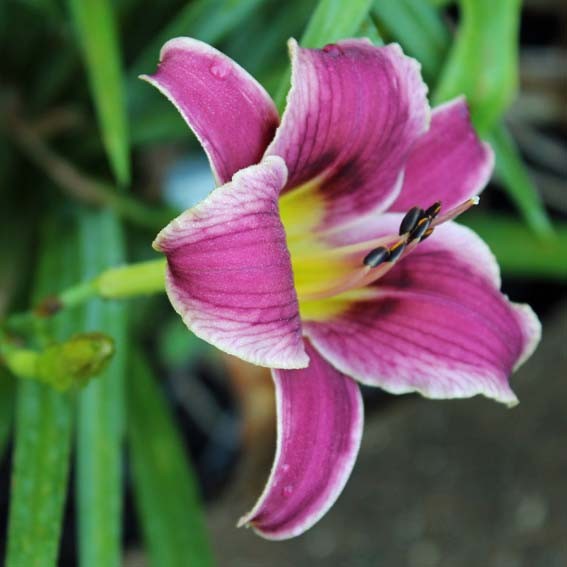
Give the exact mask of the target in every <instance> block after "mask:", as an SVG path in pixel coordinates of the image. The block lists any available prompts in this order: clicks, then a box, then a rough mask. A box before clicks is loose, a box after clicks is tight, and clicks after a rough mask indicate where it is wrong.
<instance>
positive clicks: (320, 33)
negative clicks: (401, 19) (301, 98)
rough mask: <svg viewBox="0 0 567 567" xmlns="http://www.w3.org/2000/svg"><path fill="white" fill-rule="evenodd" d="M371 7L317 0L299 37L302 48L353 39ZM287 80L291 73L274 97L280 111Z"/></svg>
mask: <svg viewBox="0 0 567 567" xmlns="http://www.w3.org/2000/svg"><path fill="white" fill-rule="evenodd" d="M370 5H371V0H351V1H350V2H348V3H347V2H343V1H341V0H319V3H318V4H317V7H316V8H315V11H314V12H313V14H312V15H311V18H310V19H309V23H308V24H307V28H306V29H305V32H304V33H303V36H302V37H301V41H300V43H301V45H302V46H303V47H323V46H324V45H325V44H327V43H333V42H335V41H338V40H340V39H344V38H347V37H352V36H354V35H356V32H357V31H358V30H359V29H360V26H361V25H362V23H363V22H364V19H365V18H366V16H367V15H368V11H369V10H370ZM289 80H290V71H289V69H288V71H287V73H286V75H285V77H283V78H282V83H281V86H280V88H279V90H278V93H277V95H276V97H275V102H276V105H277V106H278V108H279V109H280V111H281V110H282V109H283V106H284V104H285V97H286V93H287V91H288V89H289Z"/></svg>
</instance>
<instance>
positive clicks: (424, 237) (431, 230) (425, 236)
mask: <svg viewBox="0 0 567 567" xmlns="http://www.w3.org/2000/svg"><path fill="white" fill-rule="evenodd" d="M432 234H433V229H432V228H428V229H427V230H426V231H425V232H424V233H423V236H422V237H421V239H420V240H419V241H420V242H423V241H424V240H425V239H426V238H429V237H430V236H431V235H432Z"/></svg>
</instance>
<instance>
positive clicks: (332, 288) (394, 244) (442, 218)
mask: <svg viewBox="0 0 567 567" xmlns="http://www.w3.org/2000/svg"><path fill="white" fill-rule="evenodd" d="M478 202H479V198H478V197H472V198H471V199H468V200H467V201H465V202H464V203H461V204H460V205H458V206H457V207H455V208H454V209H451V210H449V211H446V212H444V214H442V215H440V214H439V213H440V211H441V203H440V202H436V203H433V205H431V206H430V207H428V208H427V209H425V210H424V209H422V208H420V207H412V208H411V209H410V210H409V211H408V212H407V213H406V214H405V215H404V217H403V219H402V222H401V223H400V229H399V232H400V234H399V236H396V235H395V234H392V233H390V234H389V235H386V236H381V237H379V238H376V239H374V240H370V241H366V242H360V243H357V244H352V245H347V246H343V247H337V248H334V249H332V250H330V251H328V252H327V253H326V255H327V256H328V257H329V258H331V257H333V256H338V257H339V258H341V257H346V256H350V257H351V258H352V257H353V255H355V256H358V254H361V253H363V252H364V251H365V250H368V249H370V252H368V253H367V254H366V256H364V259H363V260H362V265H359V267H358V268H357V269H354V271H352V272H350V273H347V274H345V275H343V276H342V277H339V278H337V279H336V280H334V281H330V282H327V286H326V287H323V288H321V287H319V286H317V287H315V288H314V287H313V286H311V289H303V290H302V292H301V294H300V295H301V297H300V299H301V300H304V301H309V300H320V299H325V298H328V297H334V296H337V295H340V294H343V293H346V292H348V291H351V290H355V289H362V288H365V287H367V286H369V285H371V284H372V283H373V282H375V281H377V280H379V279H380V278H382V277H383V276H384V275H386V274H387V273H388V272H389V271H390V270H392V269H393V268H394V266H395V265H396V262H397V261H398V260H399V259H400V258H402V257H405V256H406V255H407V254H410V253H411V252H412V250H414V248H416V247H417V246H418V245H419V243H421V242H423V241H424V240H425V239H427V238H429V237H430V236H431V235H432V234H433V231H434V229H435V227H437V226H438V225H440V224H442V223H444V222H446V221H448V220H452V219H454V218H455V217H457V216H459V215H460V214H462V213H464V212H465V211H467V210H468V209H470V208H471V207H473V206H474V205H477V204H478ZM311 254H313V252H311V253H308V254H306V255H305V256H304V255H303V254H300V259H301V261H302V262H303V261H305V262H308V261H311V260H310V256H311ZM358 257H359V258H360V256H358ZM358 261H359V260H358ZM297 264H298V258H297V256H295V257H294V267H296V266H297Z"/></svg>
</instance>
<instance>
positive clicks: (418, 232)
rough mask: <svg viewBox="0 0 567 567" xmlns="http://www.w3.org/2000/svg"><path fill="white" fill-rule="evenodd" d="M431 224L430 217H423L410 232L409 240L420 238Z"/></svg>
mask: <svg viewBox="0 0 567 567" xmlns="http://www.w3.org/2000/svg"><path fill="white" fill-rule="evenodd" d="M430 225H431V218H430V217H423V218H422V219H420V220H419V221H418V223H417V224H416V225H415V227H414V229H413V230H412V231H411V232H410V234H409V238H408V240H419V239H420V238H421V237H422V236H423V235H424V234H425V233H426V231H427V229H428V228H429V226H430Z"/></svg>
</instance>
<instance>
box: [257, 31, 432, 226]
mask: <svg viewBox="0 0 567 567" xmlns="http://www.w3.org/2000/svg"><path fill="white" fill-rule="evenodd" d="M290 51H291V57H292V65H293V72H292V88H291V91H290V93H289V95H288V101H287V108H286V111H285V113H284V115H283V119H282V123H281V126H280V127H279V129H278V131H277V133H276V137H275V138H274V141H273V142H272V144H271V145H270V146H269V148H268V150H267V153H268V154H270V155H279V156H281V157H283V158H284V160H285V162H286V164H287V166H288V170H289V180H288V183H287V186H286V188H287V189H288V190H291V191H289V192H288V193H287V194H286V195H285V196H283V199H282V214H283V213H284V207H287V206H291V204H292V203H293V202H294V201H295V200H297V205H298V206H297V207H295V208H301V205H302V203H303V202H304V201H306V202H309V203H310V204H312V202H313V193H315V194H316V195H317V196H318V197H319V198H320V200H321V201H322V204H324V207H325V210H324V211H323V212H324V214H323V215H322V218H319V219H316V220H317V221H318V223H321V222H323V223H324V224H328V223H331V224H334V223H337V222H344V221H347V220H349V219H352V218H353V217H356V216H359V215H361V214H365V213H369V212H371V211H377V210H384V209H385V208H387V207H388V205H390V204H391V203H392V201H393V200H394V199H395V198H396V196H397V194H398V193H399V190H400V184H401V180H402V170H403V165H404V163H405V161H406V158H407V156H408V153H409V151H410V149H411V147H412V145H413V144H414V142H415V141H416V140H417V139H418V138H419V137H420V136H421V135H422V134H423V133H424V132H425V130H426V129H427V125H428V121H429V106H428V103H427V98H426V93H427V88H426V86H425V84H424V83H423V81H422V79H421V75H420V72H419V69H420V67H419V64H418V63H417V62H416V61H415V60H414V59H411V58H409V57H406V56H405V55H404V54H403V53H402V51H401V49H400V47H399V46H398V45H388V46H386V47H374V46H373V45H372V44H371V43H370V42H368V41H366V40H347V41H340V42H338V43H337V44H335V45H329V46H327V47H325V48H323V49H302V48H300V47H298V46H297V44H296V42H295V41H294V40H290ZM286 228H287V225H286Z"/></svg>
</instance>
